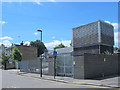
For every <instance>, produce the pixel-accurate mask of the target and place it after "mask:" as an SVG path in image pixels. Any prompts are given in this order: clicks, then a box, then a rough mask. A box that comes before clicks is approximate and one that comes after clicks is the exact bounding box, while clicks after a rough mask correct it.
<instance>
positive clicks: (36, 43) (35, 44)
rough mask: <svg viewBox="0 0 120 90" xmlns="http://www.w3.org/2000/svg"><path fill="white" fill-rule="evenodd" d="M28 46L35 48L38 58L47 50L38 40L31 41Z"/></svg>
mask: <svg viewBox="0 0 120 90" xmlns="http://www.w3.org/2000/svg"><path fill="white" fill-rule="evenodd" d="M30 45H31V46H33V47H37V57H39V56H40V55H41V54H43V53H44V52H45V51H46V50H47V48H46V47H45V45H44V43H43V42H41V41H40V40H36V41H31V42H30Z"/></svg>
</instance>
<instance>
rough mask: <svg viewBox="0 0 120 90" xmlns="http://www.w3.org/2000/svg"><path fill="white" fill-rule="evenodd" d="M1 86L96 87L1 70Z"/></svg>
mask: <svg viewBox="0 0 120 90" xmlns="http://www.w3.org/2000/svg"><path fill="white" fill-rule="evenodd" d="M2 88H98V87H93V86H88V85H76V84H68V83H62V82H56V81H50V80H43V79H38V78H32V77H26V76H20V75H17V74H15V73H11V71H7V70H6V71H2Z"/></svg>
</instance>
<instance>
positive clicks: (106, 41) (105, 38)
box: [72, 20, 114, 55]
mask: <svg viewBox="0 0 120 90" xmlns="http://www.w3.org/2000/svg"><path fill="white" fill-rule="evenodd" d="M72 30H73V48H74V55H76V54H83V53H99V54H100V53H104V52H105V51H107V50H108V51H109V52H111V53H113V45H114V31H113V30H114V28H113V26H112V25H111V24H108V23H106V22H103V21H101V20H98V21H96V22H92V23H89V24H86V25H82V26H79V27H76V28H73V29H72Z"/></svg>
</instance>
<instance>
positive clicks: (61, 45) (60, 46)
mask: <svg viewBox="0 0 120 90" xmlns="http://www.w3.org/2000/svg"><path fill="white" fill-rule="evenodd" d="M65 47H67V46H65V45H63V44H62V43H61V44H59V45H58V46H55V47H54V49H59V48H65Z"/></svg>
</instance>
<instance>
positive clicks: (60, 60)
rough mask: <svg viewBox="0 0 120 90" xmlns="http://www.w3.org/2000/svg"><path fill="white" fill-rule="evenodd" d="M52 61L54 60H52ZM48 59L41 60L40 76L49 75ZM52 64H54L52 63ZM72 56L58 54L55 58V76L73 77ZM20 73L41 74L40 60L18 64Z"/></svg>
mask: <svg viewBox="0 0 120 90" xmlns="http://www.w3.org/2000/svg"><path fill="white" fill-rule="evenodd" d="M53 60H54V59H53ZM48 61H49V59H43V60H42V74H44V75H49V69H54V68H49V65H52V66H54V64H50V62H48ZM53 63H54V62H53ZM73 70H74V69H73V56H71V54H59V55H58V56H57V58H56V75H58V76H73ZM20 71H22V72H27V73H41V62H40V60H24V61H21V62H20Z"/></svg>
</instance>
